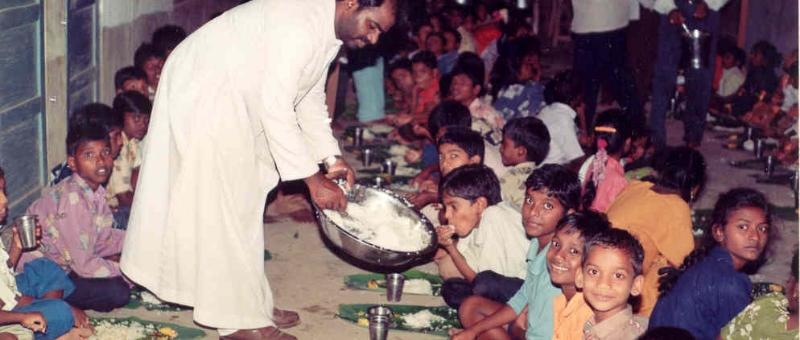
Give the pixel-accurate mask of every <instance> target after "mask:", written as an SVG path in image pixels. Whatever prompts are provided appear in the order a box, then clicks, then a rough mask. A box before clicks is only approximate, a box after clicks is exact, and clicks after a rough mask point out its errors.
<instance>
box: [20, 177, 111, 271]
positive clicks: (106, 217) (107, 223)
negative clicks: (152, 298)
mask: <svg viewBox="0 0 800 340" xmlns="http://www.w3.org/2000/svg"><path fill="white" fill-rule="evenodd" d="M105 197H106V190H105V189H104V188H103V187H102V186H100V187H98V188H97V190H95V191H92V189H91V188H90V187H89V186H88V184H86V181H84V180H83V179H82V178H81V177H80V176H78V174H73V175H72V176H70V177H69V178H67V179H66V180H64V181H62V182H61V183H59V184H58V185H56V186H54V187H51V188H48V189H47V190H46V191H45V192H44V193H43V194H42V197H41V198H39V199H38V200H36V201H35V202H33V204H31V206H30V207H29V208H28V211H27V213H28V214H33V215H37V216H38V217H39V223H40V224H41V225H42V245H41V247H40V248H39V249H37V250H35V251H32V252H27V253H24V254H23V255H22V259H21V260H20V265H19V266H18V268H23V267H24V266H23V264H24V263H26V262H29V261H32V260H34V259H36V258H40V257H47V258H49V259H51V260H53V261H54V262H55V263H57V264H58V265H60V266H61V267H62V268H64V270H65V271H67V272H70V271H72V272H75V273H76V274H78V275H80V276H81V277H87V278H103V277H114V276H119V275H120V270H119V263H117V262H114V261H111V260H106V259H104V257H107V256H111V255H116V254H120V253H121V252H122V242H123V240H124V238H125V232H124V231H122V230H118V229H112V228H111V225H112V223H113V222H114V219H113V216H112V214H111V209H110V208H109V207H108V203H107V202H106V198H105Z"/></svg>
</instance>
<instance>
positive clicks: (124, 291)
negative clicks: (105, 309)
mask: <svg viewBox="0 0 800 340" xmlns="http://www.w3.org/2000/svg"><path fill="white" fill-rule="evenodd" d="M108 298H109V303H111V304H112V305H113V306H114V308H116V307H122V306H125V305H127V304H128V302H129V301H130V299H131V287H130V286H129V285H128V283H127V282H125V280H124V279H123V278H122V277H118V278H117V280H113V281H111V282H110V283H109V287H108Z"/></svg>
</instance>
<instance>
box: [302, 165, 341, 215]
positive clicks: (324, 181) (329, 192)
mask: <svg viewBox="0 0 800 340" xmlns="http://www.w3.org/2000/svg"><path fill="white" fill-rule="evenodd" d="M303 181H304V182H306V185H307V186H308V191H309V192H310V193H311V200H312V201H314V204H316V205H317V207H319V208H320V209H333V210H344V209H345V208H346V207H347V199H346V198H345V196H344V191H342V189H341V188H339V186H338V185H336V183H333V181H331V180H330V179H328V178H325V176H323V175H322V174H321V173H319V172H318V173H316V174H314V175H312V176H311V177H308V178H306V179H304V180H303Z"/></svg>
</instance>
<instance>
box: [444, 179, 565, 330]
mask: <svg viewBox="0 0 800 340" xmlns="http://www.w3.org/2000/svg"><path fill="white" fill-rule="evenodd" d="M525 187H526V193H525V201H524V204H523V206H522V224H523V226H524V228H525V233H526V234H527V235H528V237H530V238H531V239H532V240H531V245H530V248H529V249H528V255H527V262H528V269H527V275H526V277H525V282H524V283H523V285H522V287H521V288H520V289H519V291H517V293H516V294H514V296H513V297H511V299H510V300H508V302H507V303H506V304H502V303H498V302H495V301H492V300H489V299H486V298H483V297H480V296H471V297H469V298H467V299H466V300H464V302H463V304H462V305H461V308H460V309H459V311H458V314H459V318H460V319H461V323H462V324H463V325H464V327H465V329H464V330H463V331H454V332H453V334H452V339H456V340H463V339H475V338H477V337H478V336H482V337H484V338H489V339H510V336H509V333H508V331H507V329H506V325H508V324H509V323H511V322H512V321H514V320H517V322H516V323H515V324H522V325H525V324H527V330H526V333H525V338H526V339H528V340H531V339H541V340H545V339H546V340H549V339H551V338H552V337H553V299H554V298H555V297H556V296H557V295H558V294H561V290H560V289H558V287H556V286H554V285H553V283H552V282H551V281H550V274H549V273H548V272H547V258H546V255H547V250H548V248H549V246H550V240H551V239H552V238H553V235H554V234H555V230H556V227H557V226H558V222H559V220H561V218H562V217H564V216H565V215H567V214H569V213H571V212H573V211H575V209H577V208H578V205H579V203H580V195H581V186H580V182H579V181H578V176H577V175H576V174H575V173H574V172H572V171H570V170H568V169H567V168H565V167H563V166H560V165H545V166H542V167H541V168H538V169H536V170H534V171H533V173H531V175H530V176H529V177H528V179H527V180H526V182H525Z"/></svg>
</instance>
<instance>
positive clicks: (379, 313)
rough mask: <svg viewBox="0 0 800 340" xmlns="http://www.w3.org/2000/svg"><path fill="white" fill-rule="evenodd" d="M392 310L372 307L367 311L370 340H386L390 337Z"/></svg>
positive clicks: (383, 307)
mask: <svg viewBox="0 0 800 340" xmlns="http://www.w3.org/2000/svg"><path fill="white" fill-rule="evenodd" d="M391 317H392V310H391V309H389V308H388V307H385V306H372V307H370V308H369V309H367V320H369V339H370V340H386V338H387V337H388V335H389V326H390V324H391Z"/></svg>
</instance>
